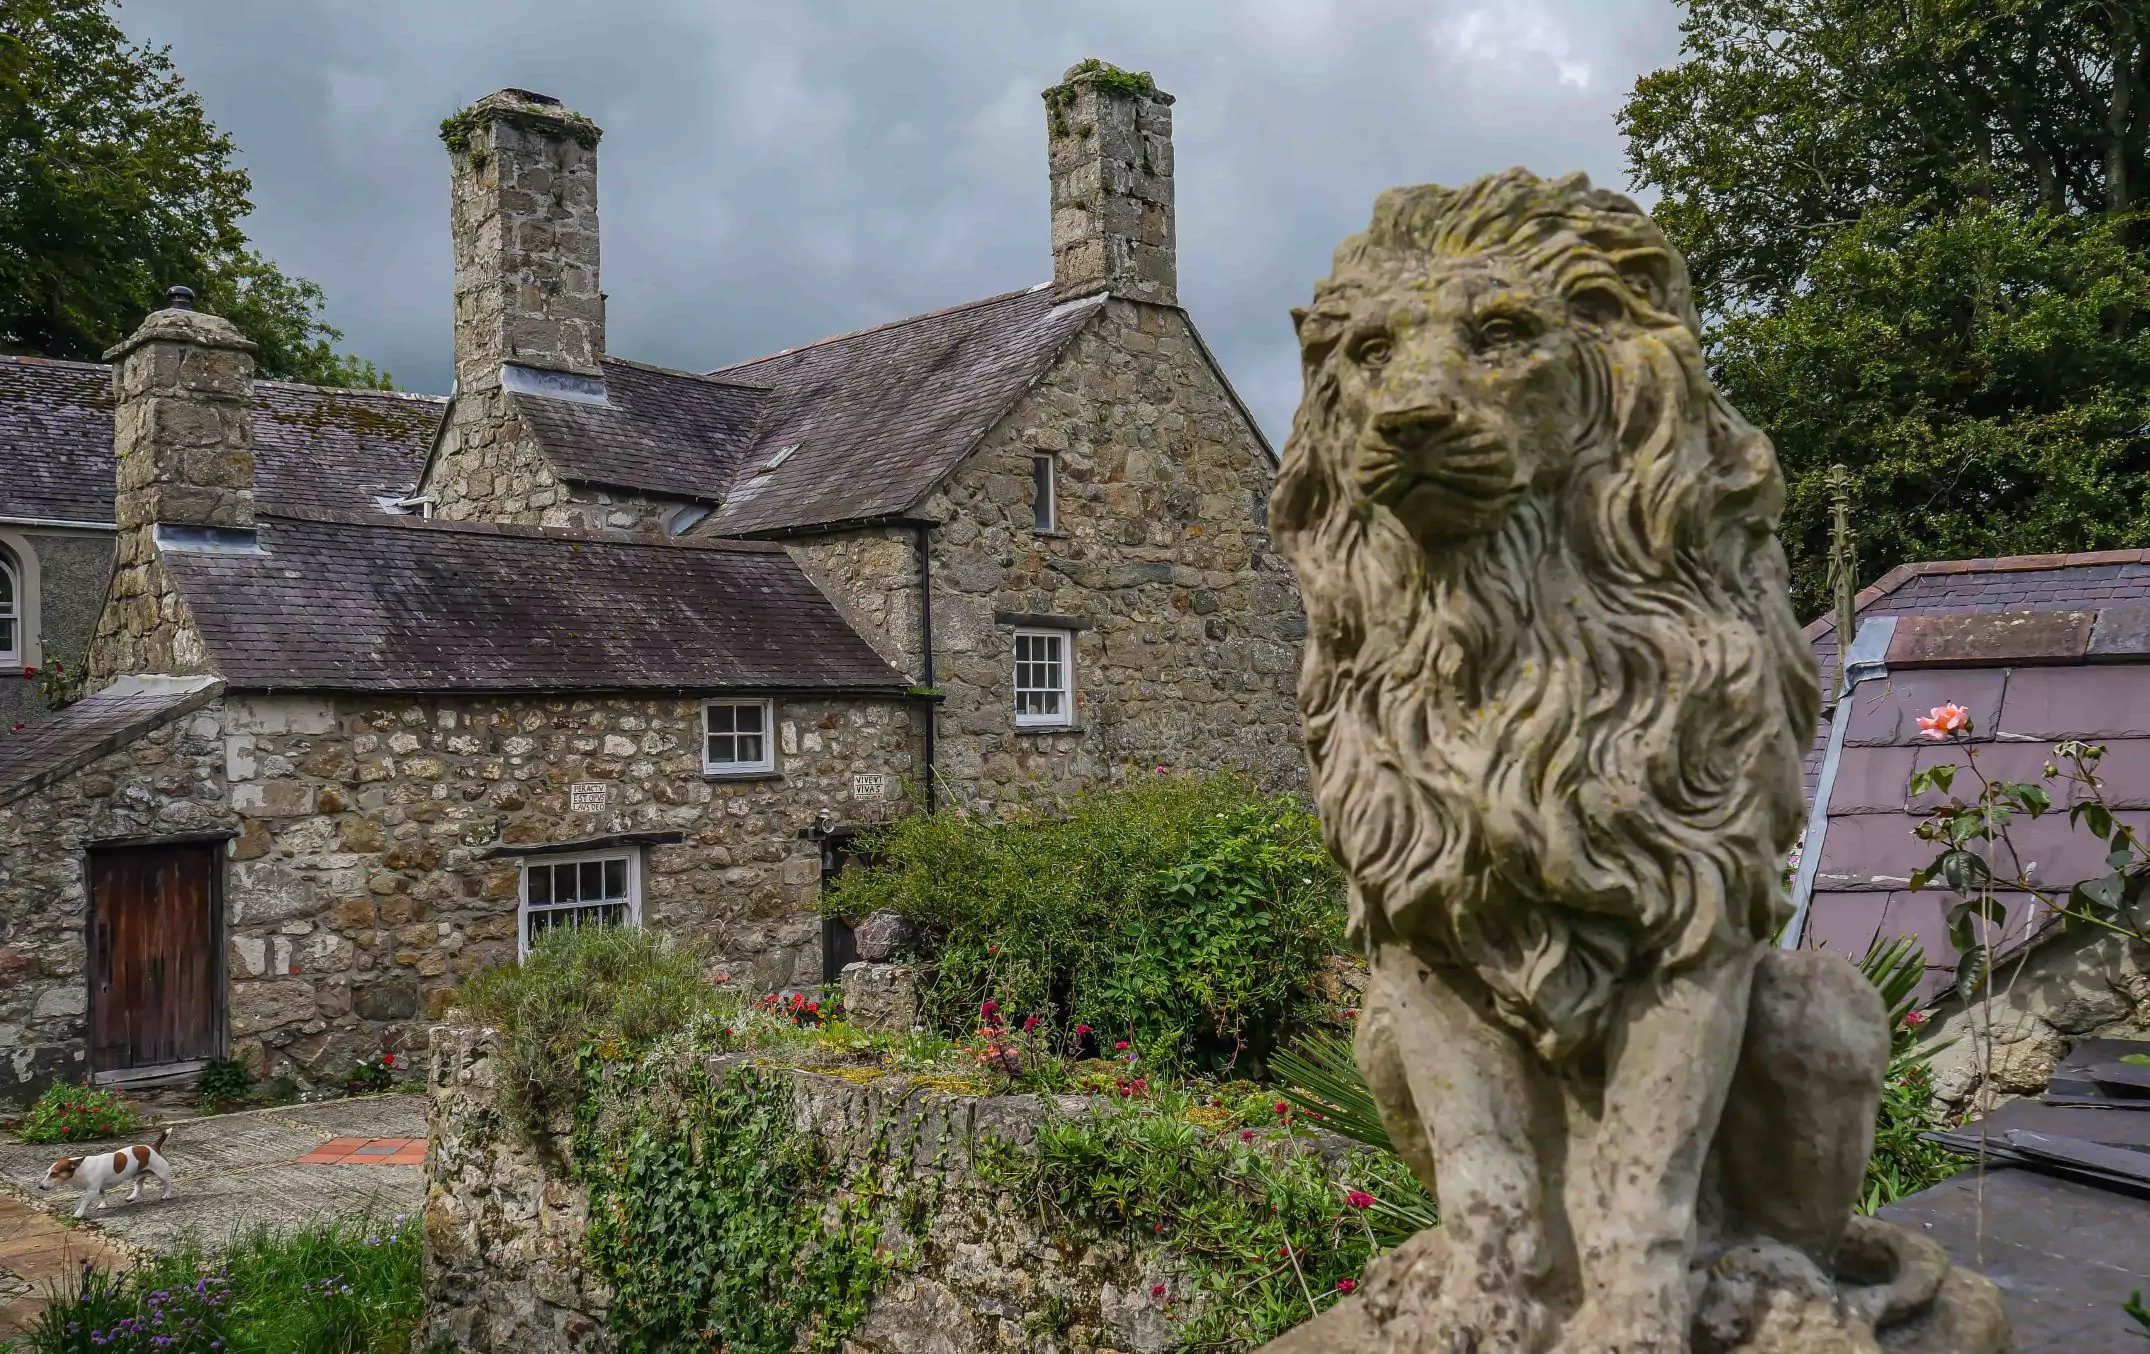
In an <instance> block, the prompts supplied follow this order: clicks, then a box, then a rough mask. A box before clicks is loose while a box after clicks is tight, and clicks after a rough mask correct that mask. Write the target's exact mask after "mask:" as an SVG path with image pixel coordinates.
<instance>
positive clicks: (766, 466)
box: [754, 442, 801, 475]
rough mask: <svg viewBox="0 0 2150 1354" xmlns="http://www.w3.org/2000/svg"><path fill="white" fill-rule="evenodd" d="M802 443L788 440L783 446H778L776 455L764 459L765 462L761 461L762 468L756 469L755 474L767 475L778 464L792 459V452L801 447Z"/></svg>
mask: <svg viewBox="0 0 2150 1354" xmlns="http://www.w3.org/2000/svg"><path fill="white" fill-rule="evenodd" d="M800 445H801V444H800V443H797V442H786V443H785V444H784V445H783V446H781V447H778V448H777V449H776V455H774V456H771V457H770V458H769V459H768V460H766V461H763V462H762V463H761V469H759V470H757V471H755V472H754V473H755V474H757V475H766V474H768V473H769V472H770V471H772V470H774V469H776V468H777V467H778V466H780V465H782V464H783V463H784V462H786V461H788V460H790V459H791V453H793V452H795V451H797V450H798V449H799V447H800Z"/></svg>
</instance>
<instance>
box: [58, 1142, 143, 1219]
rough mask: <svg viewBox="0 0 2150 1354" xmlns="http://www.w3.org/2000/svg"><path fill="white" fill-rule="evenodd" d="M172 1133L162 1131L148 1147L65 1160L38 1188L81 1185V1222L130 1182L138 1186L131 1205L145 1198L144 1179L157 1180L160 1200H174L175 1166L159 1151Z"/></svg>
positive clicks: (132, 1192)
mask: <svg viewBox="0 0 2150 1354" xmlns="http://www.w3.org/2000/svg"><path fill="white" fill-rule="evenodd" d="M171 1132H172V1130H171V1129H169V1128H160V1129H158V1130H157V1140H156V1141H155V1142H152V1143H150V1144H148V1145H147V1146H143V1145H141V1144H136V1145H135V1146H133V1147H126V1148H122V1149H120V1150H119V1151H117V1152H99V1153H98V1154H97V1155H95V1156H89V1157H61V1158H60V1159H59V1160H58V1161H55V1162H53V1163H52V1169H51V1170H49V1171H47V1172H45V1179H44V1182H43V1183H42V1184H40V1185H39V1186H38V1188H39V1189H51V1188H52V1187H53V1186H55V1185H64V1184H67V1183H68V1182H70V1181H74V1182H77V1183H79V1184H80V1185H81V1186H82V1204H81V1206H80V1207H78V1208H77V1209H75V1216H76V1217H78V1218H81V1217H87V1216H88V1215H89V1211H90V1205H91V1204H96V1205H97V1206H98V1207H100V1208H102V1207H104V1206H105V1202H104V1192H105V1191H106V1190H108V1189H111V1188H113V1187H114V1186H116V1185H124V1184H126V1183H127V1182H128V1181H130V1180H132V1181H133V1182H134V1188H133V1189H131V1190H129V1191H127V1202H128V1203H130V1204H131V1203H133V1202H134V1201H135V1200H136V1199H138V1198H140V1197H141V1195H142V1177H143V1176H145V1175H153V1176H155V1177H157V1183H158V1185H160V1186H161V1187H162V1192H161V1193H159V1194H158V1195H157V1197H158V1198H160V1199H166V1198H170V1197H171V1193H172V1164H171V1163H170V1162H168V1161H166V1160H165V1159H164V1153H163V1152H161V1151H159V1150H158V1149H159V1148H161V1147H163V1146H164V1140H165V1139H166V1138H168V1137H170V1136H171Z"/></svg>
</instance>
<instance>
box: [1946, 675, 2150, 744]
mask: <svg viewBox="0 0 2150 1354" xmlns="http://www.w3.org/2000/svg"><path fill="white" fill-rule="evenodd" d="M1986 727H1988V728H1991V729H1993V731H1994V732H1996V733H1999V734H2001V735H2003V736H2012V737H2017V738H2037V739H2047V740H2053V739H2062V738H2090V739H2105V738H2128V737H2137V738H2140V737H2150V666H2145V665H2140V664H2133V663H2115V664H2111V665H2099V666H2095V667H2073V668H2022V669H2018V670H2017V671H2016V672H2015V673H2014V675H2013V676H2012V677H2011V678H2010V679H2009V684H2008V695H2007V700H2006V701H2005V702H2004V704H2003V705H2002V707H2001V718H2000V722H1999V724H1998V725H1997V726H1996V725H1989V726H1986Z"/></svg>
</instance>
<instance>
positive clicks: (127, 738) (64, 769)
mask: <svg viewBox="0 0 2150 1354" xmlns="http://www.w3.org/2000/svg"><path fill="white" fill-rule="evenodd" d="M217 690H218V687H217V684H216V683H215V682H213V681H209V680H206V679H203V680H199V681H195V682H192V683H186V684H169V683H167V684H164V685H161V686H159V687H158V688H156V689H152V690H143V689H141V688H140V686H139V685H138V684H135V683H129V682H122V683H120V684H119V685H116V686H109V687H106V688H105V689H104V690H102V691H100V692H97V693H96V694H95V695H92V696H89V697H86V698H84V699H82V700H79V701H76V702H75V703H74V704H73V705H70V706H68V707H67V708H66V709H64V710H61V711H59V712H58V713H56V714H51V715H47V716H45V717H44V718H42V719H40V720H38V721H37V722H36V723H34V724H32V725H30V726H29V727H28V728H25V729H22V730H20V731H17V732H13V733H0V804H5V803H8V802H9V801H11V800H15V799H20V798H22V797H23V796H24V795H26V794H29V793H30V792H31V791H33V790H38V789H41V788H43V787H45V786H47V785H50V784H52V783H53V782H54V781H56V780H58V779H59V778H60V777H62V776H64V775H66V774H67V773H68V772H70V771H73V770H75V769H77V768H78V767H83V766H87V765H89V764H90V763H91V762H93V761H95V760H97V759H98V758H99V757H102V756H104V755H105V754H106V753H108V752H116V751H118V750H119V749H120V748H122V747H125V746H126V745H127V744H128V743H131V742H133V741H134V740H135V739H136V738H139V737H140V736H141V735H142V734H144V733H146V732H148V731H149V730H150V729H152V728H154V727H156V726H157V725H159V724H161V723H163V722H164V721H166V720H168V719H173V718H176V717H177V716H179V715H183V714H186V713H187V712H188V711H190V710H193V709H195V708H196V707H198V706H200V705H202V704H203V703H205V702H206V701H208V699H209V698H210V697H211V696H213V695H215V694H216V692H217Z"/></svg>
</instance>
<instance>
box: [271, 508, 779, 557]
mask: <svg viewBox="0 0 2150 1354" xmlns="http://www.w3.org/2000/svg"><path fill="white" fill-rule="evenodd" d="M256 511H257V513H258V514H259V515H260V516H262V517H266V518H274V519H276V520H278V521H285V522H306V523H311V524H313V525H316V526H339V527H367V528H375V529H379V530H384V531H432V532H441V533H445V534H448V535H463V536H507V537H514V538H520V539H523V540H541V541H570V542H575V543H579V544H583V545H627V546H641V547H644V548H647V549H654V550H672V549H686V550H717V551H729V552H730V553H732V554H736V555H781V554H783V553H784V547H783V546H781V545H777V544H775V543H774V542H769V541H748V540H741V539H739V538H738V537H735V536H698V537H694V538H692V539H688V538H685V537H679V536H663V537H657V536H643V535H637V534H634V533H630V532H625V531H577V530H575V529H573V528H571V527H534V526H526V525H524V524H522V523H520V522H450V521H445V520H442V519H440V518H435V517H410V516H405V515H402V514H397V513H367V512H331V511H327V510H324V509H314V510H312V511H307V510H304V509H298V508H281V507H279V508H268V507H263V508H258V509H257V510H256Z"/></svg>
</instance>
